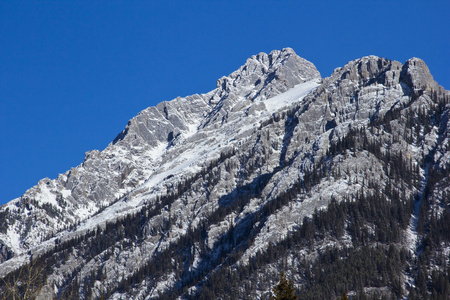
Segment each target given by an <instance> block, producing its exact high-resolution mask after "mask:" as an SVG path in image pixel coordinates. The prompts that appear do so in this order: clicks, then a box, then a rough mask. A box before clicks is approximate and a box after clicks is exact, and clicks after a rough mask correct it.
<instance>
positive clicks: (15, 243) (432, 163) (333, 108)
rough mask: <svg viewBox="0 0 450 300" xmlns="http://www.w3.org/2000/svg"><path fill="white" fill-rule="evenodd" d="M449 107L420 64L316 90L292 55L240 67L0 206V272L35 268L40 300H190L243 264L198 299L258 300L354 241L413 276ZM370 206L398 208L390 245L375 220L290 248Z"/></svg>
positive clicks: (444, 187) (348, 72)
mask: <svg viewBox="0 0 450 300" xmlns="http://www.w3.org/2000/svg"><path fill="white" fill-rule="evenodd" d="M448 97H449V93H448V91H445V90H444V89H443V88H442V87H440V86H439V85H438V84H437V83H436V82H435V81H434V80H433V77H432V76H431V74H430V72H429V70H428V68H427V66H426V64H425V63H424V62H423V61H422V60H420V59H418V58H412V59H410V60H408V61H407V62H405V64H401V63H400V62H397V61H392V60H389V59H385V58H380V57H376V56H367V57H363V58H361V59H357V60H354V61H351V62H349V63H347V64H346V65H345V66H343V67H341V68H337V69H336V70H335V71H334V72H333V73H332V74H331V76H330V77H327V78H321V76H320V73H319V72H318V71H317V69H316V67H315V66H314V65H313V64H312V63H311V62H308V61H306V60H305V59H303V58H301V57H299V56H298V55H297V54H296V53H295V52H294V51H293V50H292V49H290V48H286V49H283V50H281V51H279V50H275V51H272V52H271V53H269V54H265V53H260V54H258V55H255V56H252V57H251V58H249V59H247V61H246V63H245V64H244V65H243V66H242V67H240V68H239V69H238V70H237V71H235V72H233V73H232V74H230V75H229V76H227V77H222V78H220V79H219V80H217V87H216V88H215V89H214V90H212V91H211V92H209V93H206V94H200V95H197V94H196V95H191V96H188V97H185V98H176V99H174V100H171V101H164V102H161V103H159V104H158V105H156V106H153V107H149V108H147V109H145V110H143V111H142V112H140V113H139V114H138V115H137V116H136V117H134V118H133V119H131V120H130V121H129V122H128V124H127V126H126V127H125V129H124V130H123V131H122V132H121V133H120V134H119V135H118V136H117V137H116V138H115V139H114V141H112V142H111V144H110V145H108V147H107V148H106V149H104V150H102V151H98V150H93V151H89V152H87V153H86V155H85V159H84V161H83V162H82V163H81V164H80V165H79V166H77V167H74V168H72V169H71V170H69V171H67V172H66V173H64V174H61V175H59V176H58V178H56V179H53V180H51V179H48V178H46V179H42V180H41V181H39V183H38V184H37V185H36V186H34V187H32V188H30V189H29V190H28V191H26V193H25V194H24V195H23V196H22V197H20V198H18V199H14V200H12V201H11V202H9V203H8V204H6V205H4V206H2V207H1V209H0V262H1V263H2V264H1V265H0V276H4V275H5V274H7V273H8V272H10V271H11V270H13V269H15V268H17V267H19V266H20V265H22V264H24V262H26V261H28V260H29V258H30V257H33V258H36V257H41V259H42V260H44V261H45V262H46V263H48V264H51V265H52V268H50V269H49V270H47V271H46V273H45V288H44V289H43V290H42V293H45V295H47V296H48V295H50V294H51V293H54V296H57V297H60V298H61V297H62V298H64V297H66V296H67V297H69V296H68V294H67V293H68V291H69V290H70V291H72V293H73V294H71V295H72V296H73V297H75V296H74V295H76V296H77V297H80V298H82V299H91V298H96V297H104V298H109V299H152V298H158V297H161V298H164V297H166V298H169V299H175V298H177V297H180V299H189V298H198V297H201V295H202V293H203V297H206V296H205V295H210V294H209V293H207V292H206V291H208V290H209V291H210V292H211V288H212V287H211V284H212V283H211V282H212V281H211V280H216V279H214V278H216V277H215V276H221V274H225V273H226V274H235V273H233V272H237V270H241V271H242V270H244V269H245V268H253V269H252V270H257V272H250V271H248V272H249V275H248V276H247V277H246V279H243V281H242V282H241V287H242V286H246V288H245V289H244V288H237V289H236V294H235V295H227V294H226V293H225V292H222V294H221V293H220V291H219V292H218V291H214V292H211V293H213V294H214V297H215V298H223V299H236V298H245V297H244V296H243V295H246V296H249V297H250V296H251V298H261V299H266V298H267V297H268V295H269V292H270V290H271V285H272V284H274V283H275V281H276V280H277V276H278V275H277V274H278V273H277V272H278V271H279V270H280V268H282V267H281V266H283V268H284V269H285V270H286V271H287V272H288V273H289V274H290V275H292V278H293V279H294V281H295V283H296V285H297V286H299V290H301V289H302V288H304V289H306V285H305V282H307V281H308V280H309V279H308V280H307V278H309V277H307V276H308V275H305V274H306V273H299V272H300V271H298V270H300V269H302V268H304V263H305V262H307V263H308V264H311V266H312V265H313V264H314V263H315V262H316V261H318V260H320V255H322V253H323V251H324V249H326V248H333V247H337V248H339V247H340V248H339V249H342V248H343V247H354V248H355V249H359V248H357V247H359V245H360V244H359V243H362V242H361V240H363V241H364V243H366V245H371V246H374V247H375V245H380V244H381V245H385V246H386V247H388V246H389V245H390V244H392V245H394V244H395V247H398V249H400V248H401V247H404V248H405V249H408V251H410V253H411V254H410V256H408V257H407V258H405V259H406V261H407V262H406V263H408V264H411V266H413V261H414V259H415V255H416V253H418V252H417V249H418V248H420V246H421V245H422V244H421V243H422V241H421V238H422V235H423V232H422V231H421V230H422V229H421V226H422V225H420V221H419V219H420V218H419V206H420V203H422V201H423V203H427V205H428V206H427V207H429V214H430V215H431V214H435V215H436V218H439V216H441V215H445V207H446V202H445V201H447V200H445V199H447V198H446V197H447V196H446V195H447V193H448V192H450V191H448V189H449V184H448V179H447V178H448V176H446V174H447V173H446V171H445V170H447V169H448V165H449V161H450V155H449V154H448V134H447V132H448V107H447V106H446V99H448ZM429 174H432V177H430V175H429ZM430 178H432V180H433V183H430V182H431V181H430V180H431V179H430ZM375 196H376V197H378V198H376V199H382V200H380V201H375V202H379V203H385V202H382V201H386V203H390V204H389V205H396V204H395V203H397V202H396V201H400V202H401V203H402V205H403V206H402V207H404V209H405V211H406V212H404V211H403V210H402V209H400V208H398V207H396V209H397V210H398V211H402V213H400V212H399V215H401V216H402V217H401V218H400V217H399V220H396V221H395V222H397V223H398V224H399V225H398V228H397V227H395V226H397V225H392V224H391V225H392V226H391V225H390V227H393V228H397V229H396V232H397V233H396V234H397V235H395V236H394V237H392V238H391V240H389V238H390V235H389V234H386V233H380V231H379V230H380V229H379V227H380V226H379V225H376V224H375V223H376V222H375V221H373V220H365V221H364V222H362V223H361V224H360V225H358V226H362V227H361V228H360V227H358V228H359V229H358V230H360V231H358V232H363V234H362V235H364V238H362V237H360V235H358V234H359V233H357V231H356V230H355V229H354V228H355V225H354V223H352V222H353V221H352V220H353V219H352V217H351V216H350V215H349V216H348V217H346V218H343V220H344V221H342V222H343V223H342V226H341V227H339V228H338V229H336V228H333V229H329V230H325V229H323V232H322V231H320V235H319V233H318V232H315V233H311V234H312V236H309V235H308V236H309V238H308V242H307V245H306V246H305V244H303V242H299V241H301V239H300V238H299V239H295V240H292V239H293V238H292V237H293V236H295V235H296V234H299V236H302V238H304V237H303V234H306V233H305V232H308V231H307V229H305V227H304V226H306V225H307V223H308V220H316V221H315V222H316V223H317V224H325V223H326V222H325V221H324V222H325V223H320V222H322V221H320V222H319V221H317V220H319V219H320V218H324V217H323V216H324V215H325V213H324V214H322V217H319V215H320V212H325V211H327V210H328V209H334V208H335V207H337V205H344V204H345V203H351V202H354V203H358V201H359V200H361V199H363V200H364V199H366V198H367V199H369V198H370V199H375ZM363 200H361V201H363ZM330 203H331V204H330ZM345 205H350V204H345ZM386 205H388V204H386ZM330 207H331V208H330ZM408 209H409V210H408ZM393 210H394V209H391V210H389V211H393ZM341 211H342V210H341ZM349 214H350V213H349ZM405 215H406V217H405ZM335 218H337V216H335ZM400 219H401V220H400ZM320 220H321V219H320ZM336 220H337V219H336ZM305 222H306V223H305ZM333 222H334V223H336V222H338V221H333ZM333 222H332V223H333ZM371 222H372V223H371ZM374 222H375V223H374ZM316 223H314V224H316ZM397 223H396V224H397ZM305 224H306V225H305ZM317 224H316V225H317ZM374 224H375V225H374ZM405 224H406V225H405ZM316 225H314V226H316ZM317 226H319V225H317ZM327 226H328V225H323V227H320V228H328V227H327ZM320 230H322V229H320ZM381 234H384V235H385V236H387V237H383V238H382V237H380V235H381ZM319 236H320V238H319ZM383 239H384V240H383ZM280 245H289V247H287V246H286V247H287V248H286V249H287V250H283V251H284V252H282V251H279V252H278V253H273V254H271V256H270V259H265V260H264V262H263V261H262V259H261V257H263V256H264V255H266V254H265V253H269V252H270V251H272V250H273V249H275V248H276V247H281V246H280ZM283 247H284V246H283ZM337 248H336V249H337ZM447 248H448V247H447ZM447 248H446V247H443V248H442V247H441V248H439V249H440V250H439V251H443V253H447V252H448V249H447ZM277 249H278V248H277ZM283 249H285V248H283ZM355 251H356V250H355ZM445 251H447V252H445ZM258 255H260V256H258ZM56 257H58V263H54V261H55V260H52V259H53V258H55V259H56ZM264 257H265V256H264ZM407 259H410V261H408V260H407ZM286 261H289V263H286ZM406 263H405V264H406ZM243 268H244V269H243ZM245 270H246V269H245ZM241 271H240V272H241ZM227 272H228V273H227ZM246 272H247V271H246ZM92 274H95V276H93V275H92ZM250 274H253V275H250ZM257 274H265V275H261V276H263V277H264V280H263V282H262V283H261V281H260V283H258V284H256V283H255V282H256V281H258V280H257V279H255V278H256V277H255V276H257ZM227 276H228V275H227ZM229 276H231V275H229ZM233 276H234V275H233ZM236 276H237V275H236ZM399 276H400V275H399ZM414 276H415V274H414V273H413V272H412V271H411V272H410V273H407V272H404V273H402V274H401V276H400V280H401V282H402V284H403V283H405V284H406V283H407V282H409V281H411V280H413V279H414V278H415V277H414ZM217 278H219V277H217ZM261 278H262V277H261ZM225 282H226V280H225V281H224V284H225ZM229 284H230V285H231V284H235V283H234V281H233V283H231V282H229ZM389 284H390V283H389ZM389 284H386V286H387V287H388V288H386V286H377V287H376V289H375V290H376V291H380V293H381V292H383V291H384V290H386V289H387V290H389V289H390V287H389ZM368 288H369V286H368ZM383 288H384V290H383ZM225 290H226V289H224V291H225ZM306 290H307V289H306ZM405 293H406V292H405ZM42 295H44V294H42ZM63 295H65V296H63ZM307 295H309V294H307ZM395 295H397V294H395ZM338 296H341V295H337V296H336V297H338ZM397 296H398V295H397ZM305 297H306V296H305ZM205 299H206V298H205ZM209 299H212V298H209Z"/></svg>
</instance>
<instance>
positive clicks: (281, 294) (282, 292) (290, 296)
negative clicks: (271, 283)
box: [271, 272, 298, 300]
mask: <svg viewBox="0 0 450 300" xmlns="http://www.w3.org/2000/svg"><path fill="white" fill-rule="evenodd" d="M272 292H273V296H272V297H271V299H274V300H297V299H298V297H297V295H295V289H294V283H293V282H292V280H290V279H289V281H288V280H287V279H286V275H285V274H284V272H282V273H281V279H280V282H279V283H278V284H277V285H276V286H275V287H274V288H273V289H272Z"/></svg>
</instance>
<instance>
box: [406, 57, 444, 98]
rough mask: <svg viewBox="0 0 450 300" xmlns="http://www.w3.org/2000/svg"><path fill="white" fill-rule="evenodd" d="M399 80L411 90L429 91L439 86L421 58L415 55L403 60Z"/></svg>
mask: <svg viewBox="0 0 450 300" xmlns="http://www.w3.org/2000/svg"><path fill="white" fill-rule="evenodd" d="M401 80H402V81H403V82H405V83H406V84H407V85H408V86H409V87H410V88H412V89H413V90H426V91H431V90H432V89H438V88H439V85H438V84H437V83H436V81H434V79H433V76H432V75H431V73H430V70H429V69H428V66H427V65H426V64H425V62H424V61H423V60H422V59H420V58H417V57H413V58H411V59H408V60H407V61H406V62H405V64H404V65H403V68H402V74H401Z"/></svg>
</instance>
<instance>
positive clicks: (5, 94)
mask: <svg viewBox="0 0 450 300" xmlns="http://www.w3.org/2000/svg"><path fill="white" fill-rule="evenodd" d="M449 3H450V1H444V0H443V1H411V0H410V1H381V0H379V1H263V0H260V1H250V0H247V1H218V0H209V1H158V2H157V1H6V0H0V128H1V130H2V135H1V147H0V160H1V166H0V204H3V203H6V202H7V201H10V200H12V199H13V198H16V197H20V196H21V195H22V194H23V193H24V192H25V191H26V190H27V189H28V188H30V187H32V186H33V185H35V184H36V183H37V182H38V181H39V180H40V179H41V178H44V177H49V178H52V179H53V178H56V177H57V176H58V174H59V173H64V172H65V171H66V170H68V169H70V168H71V167H75V166H77V165H78V164H80V163H81V162H82V161H83V158H84V153H85V152H86V151H89V150H92V149H99V150H102V149H104V148H105V147H106V146H107V145H108V144H109V143H110V142H111V141H112V140H113V139H114V138H115V136H116V135H117V134H118V133H119V132H120V131H121V130H122V129H123V128H124V127H125V125H126V123H127V122H128V120H129V119H130V118H132V117H133V116H135V115H136V114H137V113H138V112H139V111H141V110H143V109H145V108H146V107H148V106H152V105H155V104H157V103H159V102H161V101H164V100H171V99H173V98H175V97H177V96H186V95H190V94H194V93H204V92H208V91H210V90H212V89H214V88H215V82H216V80H217V79H218V78H220V77H222V76H224V75H228V74H229V73H231V72H233V71H234V70H236V69H237V68H239V66H241V65H242V64H243V63H244V62H245V60H246V59H247V58H248V57H250V56H251V55H253V54H257V53H259V52H270V51H271V50H274V49H281V48H284V47H292V48H293V49H294V50H295V51H296V52H297V54H298V55H300V56H302V57H304V58H306V59H307V60H309V61H311V62H312V63H314V64H315V65H316V67H317V68H318V70H319V71H320V72H321V74H322V76H323V77H326V76H329V75H330V74H331V72H332V71H333V70H334V68H336V67H339V66H343V65H344V64H345V63H346V62H348V61H350V60H353V59H356V58H360V57H362V56H365V55H377V56H381V57H387V58H390V59H392V60H398V61H400V62H404V61H405V60H407V59H409V58H411V57H414V56H415V57H420V58H422V59H424V60H425V62H426V63H427V65H428V67H429V68H430V70H431V72H432V74H433V76H434V78H435V79H436V80H437V81H438V83H440V84H441V85H442V86H444V87H445V88H446V89H450V75H449V71H448V69H449V67H450V55H449V54H450V50H449V49H450V38H449V36H450V21H449V14H450V4H449Z"/></svg>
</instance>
